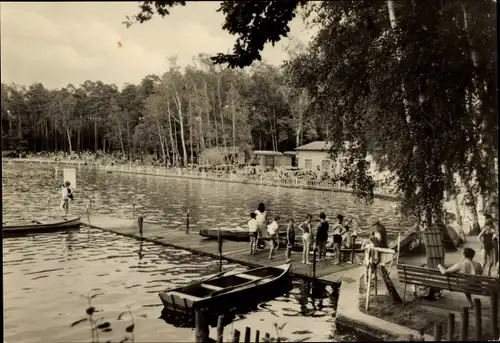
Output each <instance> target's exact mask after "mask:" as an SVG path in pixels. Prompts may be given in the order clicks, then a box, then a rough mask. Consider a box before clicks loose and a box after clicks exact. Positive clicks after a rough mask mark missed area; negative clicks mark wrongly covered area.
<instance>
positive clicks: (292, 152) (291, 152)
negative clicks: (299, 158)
mask: <svg viewBox="0 0 500 343" xmlns="http://www.w3.org/2000/svg"><path fill="white" fill-rule="evenodd" d="M283 155H285V156H295V155H297V152H296V151H285V152H283Z"/></svg>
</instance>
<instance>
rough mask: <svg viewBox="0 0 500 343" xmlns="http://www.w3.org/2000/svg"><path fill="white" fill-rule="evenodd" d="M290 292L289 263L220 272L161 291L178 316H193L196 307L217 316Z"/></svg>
mask: <svg viewBox="0 0 500 343" xmlns="http://www.w3.org/2000/svg"><path fill="white" fill-rule="evenodd" d="M291 289H292V282H291V277H290V264H284V265H281V266H276V267H262V268H257V269H252V270H248V271H244V272H234V271H229V272H227V273H219V274H217V275H215V276H212V277H210V278H207V279H203V280H200V281H196V282H193V283H191V284H189V285H187V286H184V287H178V288H174V289H169V290H166V291H163V292H160V294H159V295H160V299H161V301H162V302H163V305H164V306H165V308H166V309H167V310H169V311H174V312H177V313H179V315H184V316H185V315H188V316H194V310H195V309H197V308H199V309H202V308H203V309H207V310H208V311H209V313H210V315H217V314H223V313H226V312H229V311H231V310H233V308H234V307H235V306H239V307H244V306H252V305H256V304H257V303H259V302H262V301H268V300H272V299H274V298H276V297H279V296H281V295H283V294H285V293H287V292H289V291H290V290H291Z"/></svg>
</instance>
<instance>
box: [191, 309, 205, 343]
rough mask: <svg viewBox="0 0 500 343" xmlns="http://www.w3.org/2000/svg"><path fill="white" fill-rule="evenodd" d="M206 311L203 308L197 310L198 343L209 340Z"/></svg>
mask: <svg viewBox="0 0 500 343" xmlns="http://www.w3.org/2000/svg"><path fill="white" fill-rule="evenodd" d="M205 315H206V312H205V310H203V309H196V310H195V317H194V318H195V319H194V321H195V340H196V343H205V342H208V337H209V328H208V323H207V321H206V316H205Z"/></svg>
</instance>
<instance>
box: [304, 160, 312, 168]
mask: <svg viewBox="0 0 500 343" xmlns="http://www.w3.org/2000/svg"><path fill="white" fill-rule="evenodd" d="M304 162H305V165H304V168H305V169H306V170H311V169H313V160H312V159H310V158H306V159H305V161H304Z"/></svg>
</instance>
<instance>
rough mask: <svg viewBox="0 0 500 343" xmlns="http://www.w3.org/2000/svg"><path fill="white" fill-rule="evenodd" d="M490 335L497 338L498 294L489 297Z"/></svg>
mask: <svg viewBox="0 0 500 343" xmlns="http://www.w3.org/2000/svg"><path fill="white" fill-rule="evenodd" d="M491 334H492V335H493V338H494V339H496V338H498V335H499V334H498V293H493V294H492V295H491Z"/></svg>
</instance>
